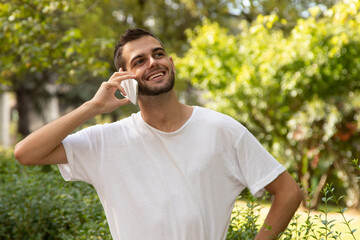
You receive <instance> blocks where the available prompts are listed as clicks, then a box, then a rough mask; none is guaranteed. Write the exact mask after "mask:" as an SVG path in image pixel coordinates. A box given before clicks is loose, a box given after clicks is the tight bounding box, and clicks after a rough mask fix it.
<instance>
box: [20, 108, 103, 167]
mask: <svg viewBox="0 0 360 240" xmlns="http://www.w3.org/2000/svg"><path fill="white" fill-rule="evenodd" d="M96 115H97V112H96V109H94V108H93V106H92V105H91V103H89V102H86V103H84V104H83V105H81V106H80V107H78V108H77V109H75V110H74V111H72V112H70V113H68V114H67V115H65V116H63V117H61V118H59V119H56V120H54V121H53V122H50V123H49V124H47V125H45V126H43V127H41V128H40V129H38V130H36V131H35V132H33V133H32V134H30V135H29V136H27V137H26V138H25V139H23V140H22V141H21V142H19V143H18V144H16V146H15V157H16V159H17V160H18V161H19V162H20V163H22V164H25V165H34V164H49V163H47V162H44V159H45V158H46V156H47V155H48V154H50V153H51V152H52V151H54V149H55V148H56V147H57V146H59V145H60V144H61V142H62V140H63V139H64V138H65V137H66V136H68V135H69V134H70V133H72V132H73V131H74V130H75V129H76V128H77V127H79V126H80V125H81V124H82V123H84V122H85V121H87V120H89V119H91V118H93V117H94V116H96Z"/></svg>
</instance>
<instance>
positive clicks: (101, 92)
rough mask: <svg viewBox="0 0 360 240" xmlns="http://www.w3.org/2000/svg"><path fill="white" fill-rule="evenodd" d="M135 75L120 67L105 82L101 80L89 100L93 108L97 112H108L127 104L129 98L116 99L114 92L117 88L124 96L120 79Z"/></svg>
mask: <svg viewBox="0 0 360 240" xmlns="http://www.w3.org/2000/svg"><path fill="white" fill-rule="evenodd" d="M135 77H136V76H135V75H134V74H132V73H131V72H127V71H123V70H122V69H121V68H120V70H119V72H115V73H114V74H113V75H112V76H111V77H110V79H109V80H108V81H107V82H103V83H102V84H101V86H100V88H99V89H98V91H97V92H96V94H95V96H94V97H93V98H92V99H91V100H90V101H89V103H90V104H91V105H92V106H93V107H94V109H96V110H97V111H98V113H97V114H102V113H109V112H112V111H114V110H115V109H117V108H119V107H121V106H124V105H126V104H129V103H130V100H129V99H127V98H123V99H118V98H117V97H116V96H115V92H116V90H119V91H120V92H121V93H122V94H123V95H124V96H125V95H126V93H125V90H124V89H123V88H122V87H121V84H120V83H121V81H124V80H126V79H129V78H135Z"/></svg>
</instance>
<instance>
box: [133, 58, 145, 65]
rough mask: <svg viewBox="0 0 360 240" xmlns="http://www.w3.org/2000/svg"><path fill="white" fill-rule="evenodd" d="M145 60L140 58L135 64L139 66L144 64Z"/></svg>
mask: <svg viewBox="0 0 360 240" xmlns="http://www.w3.org/2000/svg"><path fill="white" fill-rule="evenodd" d="M143 62H144V60H143V59H140V60H137V61H136V62H135V63H134V66H137V65H139V64H142V63H143Z"/></svg>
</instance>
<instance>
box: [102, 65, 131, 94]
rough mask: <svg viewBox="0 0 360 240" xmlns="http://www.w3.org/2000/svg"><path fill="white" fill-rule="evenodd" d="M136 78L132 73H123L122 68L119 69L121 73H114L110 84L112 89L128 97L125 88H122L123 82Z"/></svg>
mask: <svg viewBox="0 0 360 240" xmlns="http://www.w3.org/2000/svg"><path fill="white" fill-rule="evenodd" d="M135 77H136V76H135V75H134V74H132V73H131V72H127V71H123V70H122V68H120V69H119V72H114V73H113V75H112V76H111V77H110V79H109V80H108V82H109V83H110V85H111V86H112V87H116V88H117V89H119V91H120V92H121V93H122V94H123V95H124V96H126V92H125V90H124V88H123V87H122V86H121V82H122V81H124V80H127V79H130V78H135Z"/></svg>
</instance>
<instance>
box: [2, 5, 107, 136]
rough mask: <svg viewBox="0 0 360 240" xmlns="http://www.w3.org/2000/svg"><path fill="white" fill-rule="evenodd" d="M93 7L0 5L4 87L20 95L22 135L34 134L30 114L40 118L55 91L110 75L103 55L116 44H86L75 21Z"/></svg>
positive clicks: (99, 40)
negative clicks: (36, 114) (56, 88)
mask: <svg viewBox="0 0 360 240" xmlns="http://www.w3.org/2000/svg"><path fill="white" fill-rule="evenodd" d="M88 2H89V1H81V0H71V1H60V0H34V1H33V0H14V1H9V2H5V3H0V22H1V25H0V51H1V53H2V54H1V56H0V66H1V69H0V81H1V83H3V84H6V85H7V87H8V90H10V91H14V92H15V93H16V96H17V107H18V112H19V119H20V121H19V124H18V126H19V127H18V131H19V133H20V134H22V135H27V134H29V133H30V129H29V116H30V112H31V111H33V110H34V109H35V110H37V112H38V114H41V109H42V108H43V106H44V103H45V102H46V99H47V98H48V97H49V95H50V91H49V89H48V88H49V86H50V85H52V84H55V83H68V84H75V83H80V82H82V81H83V80H84V79H86V78H87V79H98V78H101V76H104V75H107V74H108V68H109V65H108V63H107V62H106V61H104V60H103V59H102V52H104V51H105V50H106V49H107V48H109V46H112V44H111V42H110V41H109V40H106V39H104V38H97V39H84V38H83V37H82V33H81V31H80V30H79V29H78V28H76V26H74V24H73V21H72V20H73V19H74V18H76V17H77V16H79V15H81V14H85V13H86V11H87V9H88V8H89V7H90V4H89V3H88ZM109 44H110V45H109ZM58 87H60V86H58ZM55 93H57V91H55Z"/></svg>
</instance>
